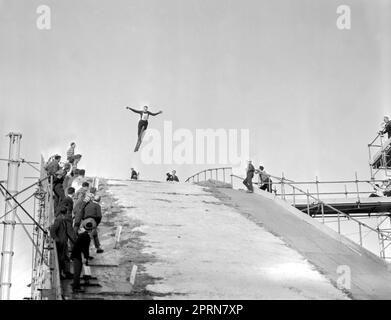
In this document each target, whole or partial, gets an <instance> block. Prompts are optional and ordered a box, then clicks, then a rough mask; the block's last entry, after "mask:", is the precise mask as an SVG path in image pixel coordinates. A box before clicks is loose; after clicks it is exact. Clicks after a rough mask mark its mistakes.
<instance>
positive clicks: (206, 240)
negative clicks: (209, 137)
mask: <svg viewBox="0 0 391 320" xmlns="http://www.w3.org/2000/svg"><path fill="white" fill-rule="evenodd" d="M108 192H109V193H111V194H112V196H113V197H115V198H116V199H117V202H118V204H119V206H120V207H121V208H123V209H122V212H121V215H124V218H126V219H129V220H137V221H138V222H139V225H138V226H137V227H136V228H134V229H133V230H131V232H141V234H142V236H141V238H142V241H143V248H142V249H141V250H142V251H143V253H144V254H148V255H150V256H153V257H154V259H152V260H151V261H145V262H144V263H143V264H142V270H143V271H139V272H144V273H147V274H148V275H149V276H151V277H153V278H154V279H156V280H155V281H154V282H153V283H152V284H148V286H147V288H146V289H147V290H148V291H149V292H152V296H153V298H155V299H159V298H164V299H347V298H348V297H347V296H346V295H345V294H344V293H343V292H342V291H341V290H339V289H337V288H336V287H335V286H333V284H332V283H331V282H330V281H329V280H328V279H327V278H326V277H325V276H323V275H322V274H321V273H319V272H318V271H317V270H316V269H315V268H314V267H313V266H312V265H311V264H310V263H309V262H308V261H307V260H306V259H305V258H304V257H303V256H302V255H300V254H299V253H298V252H296V251H295V250H293V249H292V248H290V247H288V246H287V245H286V244H285V243H284V242H283V241H282V240H281V239H280V238H278V237H276V236H274V235H273V234H271V233H270V232H268V231H266V230H265V229H264V228H263V227H262V226H261V225H259V224H256V223H255V222H253V221H251V220H249V219H247V218H246V217H245V216H243V215H242V214H240V213H239V212H238V211H237V210H235V208H232V207H230V206H226V205H224V204H223V203H222V202H221V201H220V200H218V199H217V198H215V197H214V196H213V194H212V193H210V192H208V191H207V190H205V189H203V188H202V187H200V186H197V185H192V184H187V183H179V184H173V183H163V182H161V183H159V182H143V181H138V182H130V181H121V182H120V183H119V182H118V181H108ZM261 209H262V208H260V210H261ZM125 254H126V252H125ZM131 254H132V253H131V252H129V259H132V257H131ZM136 281H137V277H136Z"/></svg>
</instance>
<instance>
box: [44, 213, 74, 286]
mask: <svg viewBox="0 0 391 320" xmlns="http://www.w3.org/2000/svg"><path fill="white" fill-rule="evenodd" d="M50 235H51V237H52V238H53V239H54V240H55V242H56V247H57V255H58V262H59V267H60V277H61V279H72V277H73V274H71V272H70V261H69V254H68V239H69V240H70V241H71V242H72V243H73V242H75V241H76V234H75V232H74V231H73V229H72V216H69V215H68V209H67V208H66V207H65V206H61V208H60V210H59V214H58V215H57V217H56V219H55V220H54V223H53V224H52V225H51V226H50Z"/></svg>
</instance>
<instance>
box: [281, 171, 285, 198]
mask: <svg viewBox="0 0 391 320" xmlns="http://www.w3.org/2000/svg"><path fill="white" fill-rule="evenodd" d="M284 179H285V178H284V172H283V173H282V176H281V195H282V198H283V199H284V200H285V185H284Z"/></svg>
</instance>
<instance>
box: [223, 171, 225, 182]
mask: <svg viewBox="0 0 391 320" xmlns="http://www.w3.org/2000/svg"><path fill="white" fill-rule="evenodd" d="M223 182H224V183H225V168H223Z"/></svg>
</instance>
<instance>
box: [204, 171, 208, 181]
mask: <svg viewBox="0 0 391 320" xmlns="http://www.w3.org/2000/svg"><path fill="white" fill-rule="evenodd" d="M204 173H205V181H206V180H208V179H207V178H206V170H205V171H204Z"/></svg>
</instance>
